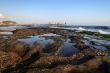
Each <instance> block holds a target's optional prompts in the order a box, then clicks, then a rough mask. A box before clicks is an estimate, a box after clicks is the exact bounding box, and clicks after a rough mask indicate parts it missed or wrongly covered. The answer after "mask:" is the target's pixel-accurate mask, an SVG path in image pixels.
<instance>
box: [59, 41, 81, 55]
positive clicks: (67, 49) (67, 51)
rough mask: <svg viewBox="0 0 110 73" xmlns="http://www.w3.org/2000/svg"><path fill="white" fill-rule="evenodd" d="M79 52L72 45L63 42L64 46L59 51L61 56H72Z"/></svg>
mask: <svg viewBox="0 0 110 73" xmlns="http://www.w3.org/2000/svg"><path fill="white" fill-rule="evenodd" d="M78 52H79V50H78V49H77V48H75V47H74V46H73V43H69V42H64V46H63V48H62V49H61V55H62V56H72V55H73V54H76V53H78Z"/></svg>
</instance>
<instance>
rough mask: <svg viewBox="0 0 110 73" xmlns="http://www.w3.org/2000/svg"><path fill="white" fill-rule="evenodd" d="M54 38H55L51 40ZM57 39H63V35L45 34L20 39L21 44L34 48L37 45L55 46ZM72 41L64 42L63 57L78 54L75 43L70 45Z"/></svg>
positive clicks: (66, 40)
mask: <svg viewBox="0 0 110 73" xmlns="http://www.w3.org/2000/svg"><path fill="white" fill-rule="evenodd" d="M49 37H53V38H49ZM55 37H61V35H58V34H53V33H50V34H44V35H37V36H28V37H26V38H25V37H24V38H20V39H18V41H20V42H24V43H26V44H29V45H32V46H34V44H35V43H40V44H43V45H48V44H53V43H57V41H56V39H54V38H55ZM70 42H71V40H70V39H64V40H63V47H62V49H61V50H60V53H61V55H62V56H72V55H73V54H76V53H77V52H78V51H79V50H78V49H77V48H75V47H74V43H70Z"/></svg>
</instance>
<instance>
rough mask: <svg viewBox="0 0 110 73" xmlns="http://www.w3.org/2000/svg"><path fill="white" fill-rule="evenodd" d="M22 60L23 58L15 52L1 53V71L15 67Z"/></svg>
mask: <svg viewBox="0 0 110 73" xmlns="http://www.w3.org/2000/svg"><path fill="white" fill-rule="evenodd" d="M21 60H22V59H21V57H20V56H19V55H17V54H16V53H13V52H10V53H6V52H2V51H0V69H4V68H7V67H11V66H15V65H16V64H17V63H19V62H20V61H21Z"/></svg>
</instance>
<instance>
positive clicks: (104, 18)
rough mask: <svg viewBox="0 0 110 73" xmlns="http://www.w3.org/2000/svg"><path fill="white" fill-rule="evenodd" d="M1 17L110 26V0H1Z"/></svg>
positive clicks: (27, 20)
mask: <svg viewBox="0 0 110 73" xmlns="http://www.w3.org/2000/svg"><path fill="white" fill-rule="evenodd" d="M0 19H1V20H3V19H11V20H14V21H17V22H18V23H36V24H39V23H41V24H45V23H65V22H66V23H67V24H78V25H79V24H81V25H110V0H0Z"/></svg>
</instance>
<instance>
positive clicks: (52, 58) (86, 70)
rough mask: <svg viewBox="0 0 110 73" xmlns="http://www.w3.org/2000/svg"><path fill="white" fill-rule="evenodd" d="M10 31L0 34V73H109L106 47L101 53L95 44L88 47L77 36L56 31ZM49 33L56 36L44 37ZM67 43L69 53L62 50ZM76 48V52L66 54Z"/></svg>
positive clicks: (81, 38) (66, 31)
mask: <svg viewBox="0 0 110 73" xmlns="http://www.w3.org/2000/svg"><path fill="white" fill-rule="evenodd" d="M12 32H13V35H0V73H110V48H109V46H108V45H106V48H107V50H101V49H100V48H97V47H94V44H95V43H94V42H92V43H89V44H87V42H85V38H84V36H82V35H81V34H80V33H76V32H74V31H70V30H64V29H55V28H28V29H17V30H14V31H12ZM51 33H52V34H56V35H58V36H56V35H51V36H50V35H43V34H51ZM33 37H34V38H33ZM18 39H20V40H18ZM36 39H37V41H35V40H36ZM33 41H35V42H34V43H33V44H32V42H33ZM45 41H46V42H45ZM26 42H27V43H26ZM47 42H49V43H47ZM67 43H68V44H69V45H68V46H71V47H72V48H71V47H66V49H70V48H71V49H70V51H68V50H66V51H65V47H64V46H65V44H67ZM62 49H63V50H62ZM75 49H77V51H76V53H72V54H71V55H67V54H68V53H71V52H72V51H71V50H75ZM65 53H66V55H67V56H66V55H62V54H65Z"/></svg>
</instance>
